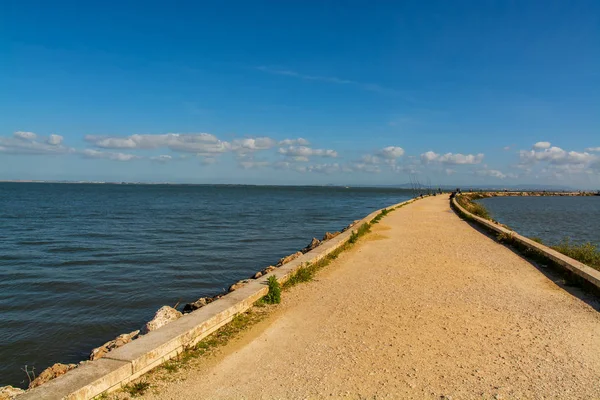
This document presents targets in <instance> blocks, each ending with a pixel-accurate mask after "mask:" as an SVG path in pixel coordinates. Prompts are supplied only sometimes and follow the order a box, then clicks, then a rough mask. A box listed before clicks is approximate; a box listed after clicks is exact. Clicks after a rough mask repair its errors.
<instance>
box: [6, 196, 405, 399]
mask: <svg viewBox="0 0 600 400" xmlns="http://www.w3.org/2000/svg"><path fill="white" fill-rule="evenodd" d="M413 201H415V199H411V200H408V201H405V202H402V203H398V204H395V205H392V206H390V207H388V208H395V207H399V206H404V205H407V204H410V203H412V202H413ZM381 210H383V209H379V210H377V211H373V212H372V213H370V214H369V215H367V216H366V217H365V218H363V219H361V220H360V221H358V222H357V223H356V225H354V227H359V226H360V225H362V224H364V223H369V222H371V221H372V220H373V218H375V217H376V216H377V215H378V214H379V213H380V212H381ZM354 227H353V228H354ZM353 231H354V229H348V230H346V231H345V232H342V233H341V234H339V235H338V236H336V237H335V238H333V239H330V240H328V241H326V242H325V243H323V244H322V245H320V246H319V247H317V248H315V249H314V250H312V251H309V252H307V253H306V254H303V255H302V256H300V257H298V258H296V259H295V260H293V261H290V262H289V263H286V264H284V265H282V266H281V267H279V268H277V269H276V270H275V271H273V272H271V273H268V274H266V275H263V276H262V277H261V278H259V279H251V280H250V282H248V283H247V284H245V285H244V286H243V287H242V288H240V289H238V290H235V291H233V292H231V293H228V294H227V295H225V296H223V297H222V298H220V299H218V300H216V301H214V302H212V303H209V304H208V305H206V306H204V307H202V308H200V309H198V310H196V311H194V312H191V313H189V314H185V315H184V316H183V317H181V318H179V319H178V320H176V321H173V322H171V323H170V324H168V325H165V326H163V327H162V328H160V329H157V330H156V331H152V332H150V333H148V334H146V335H144V336H142V337H140V338H139V339H136V340H134V341H132V342H130V343H128V344H126V345H124V346H123V347H120V348H118V349H115V350H113V351H111V352H109V353H108V354H107V355H106V356H105V357H103V358H101V359H99V360H96V361H89V362H86V363H85V364H82V365H81V366H79V367H77V368H75V369H74V370H71V371H69V372H68V373H67V374H65V375H63V376H60V377H58V378H56V379H53V380H51V381H49V382H46V383H45V384H43V385H41V386H38V387H36V388H34V389H31V390H28V391H26V392H25V393H23V394H21V395H19V396H17V397H16V399H17V400H57V399H66V400H88V399H93V398H94V397H96V396H99V395H101V394H102V393H108V392H111V391H114V390H117V389H119V388H120V387H122V386H123V385H126V384H127V383H129V382H131V381H132V380H134V379H136V378H138V377H140V376H141V375H143V374H144V373H146V372H148V371H149V370H151V369H153V368H155V367H157V366H159V365H160V364H162V363H164V362H166V361H168V360H169V359H171V358H173V357H175V356H177V355H178V354H180V353H181V352H183V351H184V350H185V349H186V348H189V347H191V346H194V345H195V344H196V343H198V342H199V341H201V340H202V339H204V338H205V337H207V336H208V335H210V334H211V333H213V332H214V331H216V330H217V329H219V328H220V327H222V326H223V325H225V324H227V323H228V322H230V321H231V320H232V319H233V318H234V317H235V316H236V315H237V314H240V313H243V312H245V311H246V310H248V309H249V308H250V307H252V305H253V304H254V302H256V301H257V300H259V299H260V298H262V297H263V296H264V295H266V294H267V293H268V291H269V289H268V287H267V279H268V278H269V276H276V277H277V280H278V281H279V283H281V284H283V283H285V282H286V281H287V280H288V279H289V278H290V277H291V276H292V275H293V274H294V273H295V272H296V271H297V270H298V269H299V268H302V266H303V265H305V264H307V263H314V262H317V261H319V260H322V259H323V258H325V257H327V255H329V254H331V253H332V252H334V251H336V250H337V249H339V248H340V247H342V246H344V245H345V244H346V243H347V242H348V239H349V238H350V235H352V232H353Z"/></svg>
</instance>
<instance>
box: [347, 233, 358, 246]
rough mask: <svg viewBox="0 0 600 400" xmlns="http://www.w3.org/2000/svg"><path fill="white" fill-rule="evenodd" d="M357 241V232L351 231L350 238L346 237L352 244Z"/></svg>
mask: <svg viewBox="0 0 600 400" xmlns="http://www.w3.org/2000/svg"><path fill="white" fill-rule="evenodd" d="M357 241H358V232H356V231H352V234H351V235H350V239H348V242H350V243H352V244H354V243H356V242H357Z"/></svg>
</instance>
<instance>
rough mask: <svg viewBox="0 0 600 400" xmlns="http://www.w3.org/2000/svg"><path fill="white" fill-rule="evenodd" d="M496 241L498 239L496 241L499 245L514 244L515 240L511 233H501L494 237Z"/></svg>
mask: <svg viewBox="0 0 600 400" xmlns="http://www.w3.org/2000/svg"><path fill="white" fill-rule="evenodd" d="M496 239H498V241H499V242H500V243H513V242H514V240H515V238H514V236H513V234H512V232H509V233H504V232H502V233H499V234H498V235H497V236H496Z"/></svg>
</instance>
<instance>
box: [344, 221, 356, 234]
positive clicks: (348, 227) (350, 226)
mask: <svg viewBox="0 0 600 400" xmlns="http://www.w3.org/2000/svg"><path fill="white" fill-rule="evenodd" d="M359 221H360V220H358V219H357V220H356V221H354V222H352V223H351V224H350V225H348V226H347V227H345V228H344V229H342V232H346V231H347V230H348V229H350V228H352V227H353V226H354V225H356V224H358V222H359Z"/></svg>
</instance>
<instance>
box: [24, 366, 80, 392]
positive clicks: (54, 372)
mask: <svg viewBox="0 0 600 400" xmlns="http://www.w3.org/2000/svg"><path fill="white" fill-rule="evenodd" d="M75 368H77V364H61V363H56V364H54V365H53V366H51V367H48V368H46V369H45V370H43V371H42V372H41V373H40V374H39V375H38V377H37V378H35V379H34V380H32V381H31V383H30V384H29V389H32V388H34V387H37V386H40V385H43V384H44V383H46V382H48V381H50V380H52V379H54V378H58V377H59V376H61V375H64V374H66V373H67V372H69V371H70V370H72V369H75Z"/></svg>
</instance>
